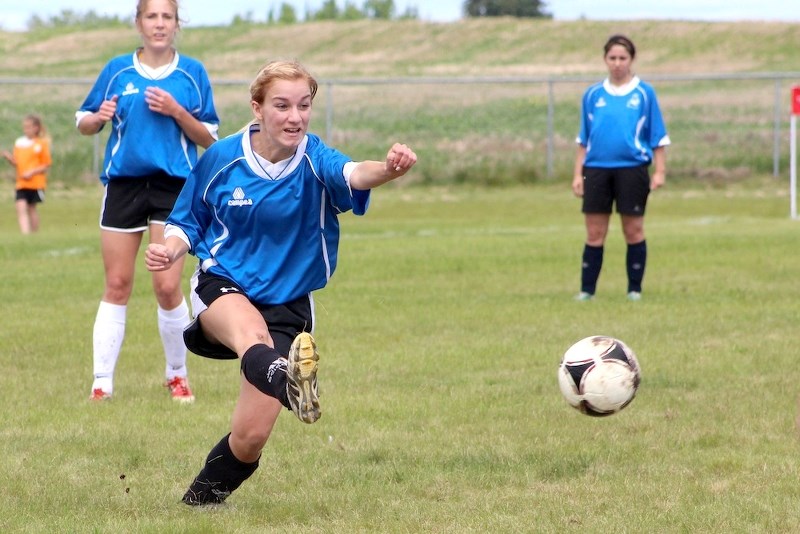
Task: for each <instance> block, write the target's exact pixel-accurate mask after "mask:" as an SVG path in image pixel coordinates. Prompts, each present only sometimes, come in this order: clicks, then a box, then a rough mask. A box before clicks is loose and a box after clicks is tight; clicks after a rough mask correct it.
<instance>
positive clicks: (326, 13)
mask: <svg viewBox="0 0 800 534" xmlns="http://www.w3.org/2000/svg"><path fill="white" fill-rule="evenodd" d="M461 13H462V15H463V16H464V17H467V18H471V17H518V18H552V15H550V14H549V13H548V12H547V11H546V6H545V2H544V1H543V0H465V1H464V3H463V4H462V9H461ZM264 15H265V18H263V19H260V20H259V18H258V15H257V14H256V13H255V12H254V11H248V12H247V13H244V14H237V15H234V17H233V19H232V20H231V21H230V23H231V24H248V23H258V22H266V23H267V24H296V23H299V22H303V21H323V20H362V19H376V20H397V19H419V9H418V8H417V7H416V6H409V7H406V8H405V10H403V11H402V12H400V13H398V12H397V6H396V5H395V2H394V0H364V1H363V2H362V3H361V4H358V3H357V2H355V1H353V0H344V3H343V5H341V6H340V4H339V2H338V1H337V0H325V1H324V2H323V3H322V6H321V7H320V8H319V9H316V10H315V9H311V8H308V7H307V8H306V12H305V15H304V17H301V16H300V14H299V13H298V11H297V9H296V8H295V7H294V6H293V5H292V4H290V3H288V2H283V3H282V4H281V5H279V6H278V7H276V8H271V9H269V10H268V11H267V12H266V13H265V14H264ZM128 23H129V21H127V20H124V19H123V18H122V17H119V16H107V15H99V14H97V13H96V12H95V11H94V10H90V11H88V12H86V13H80V12H77V11H74V10H72V9H65V10H62V11H61V13H59V14H58V15H54V16H51V17H48V18H43V17H40V16H38V15H34V16H32V17H31V18H30V19H29V20H28V23H27V27H28V29H29V30H36V29H41V28H63V27H75V26H81V27H84V28H86V27H89V28H91V27H100V26H108V25H116V24H119V25H124V24H128Z"/></svg>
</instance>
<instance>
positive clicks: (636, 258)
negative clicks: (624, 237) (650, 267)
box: [625, 241, 647, 293]
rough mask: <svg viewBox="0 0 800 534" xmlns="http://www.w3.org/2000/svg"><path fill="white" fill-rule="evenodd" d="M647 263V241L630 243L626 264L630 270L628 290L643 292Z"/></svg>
mask: <svg viewBox="0 0 800 534" xmlns="http://www.w3.org/2000/svg"><path fill="white" fill-rule="evenodd" d="M646 264H647V241H641V242H640V243H634V244H632V245H628V252H627V254H626V255H625V266H626V268H627V270H628V292H629V293H630V292H631V291H636V292H637V293H641V292H642V280H644V268H645V265H646Z"/></svg>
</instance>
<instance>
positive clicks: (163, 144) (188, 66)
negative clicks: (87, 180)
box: [75, 52, 219, 184]
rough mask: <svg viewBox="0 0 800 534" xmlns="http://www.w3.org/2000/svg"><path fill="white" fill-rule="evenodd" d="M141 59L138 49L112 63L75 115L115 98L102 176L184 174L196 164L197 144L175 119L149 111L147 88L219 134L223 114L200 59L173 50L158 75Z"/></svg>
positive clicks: (107, 179)
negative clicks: (165, 94)
mask: <svg viewBox="0 0 800 534" xmlns="http://www.w3.org/2000/svg"><path fill="white" fill-rule="evenodd" d="M152 74H153V72H152V69H150V70H148V69H147V68H146V67H144V66H143V65H141V64H140V63H139V58H138V56H137V52H134V53H133V54H128V55H124V56H119V57H116V58H114V59H112V60H111V61H109V62H108V63H107V64H106V66H105V67H104V68H103V70H102V71H101V72H100V75H99V76H98V78H97V80H96V81H95V84H94V86H93V87H92V89H91V91H90V92H89V94H88V96H87V97H86V100H84V102H83V104H82V105H81V107H80V109H79V110H78V112H77V113H76V114H75V116H76V119H77V121H78V122H80V120H81V118H82V117H83V116H85V115H86V114H89V113H95V112H97V111H98V110H99V109H100V105H101V104H102V103H103V101H104V100H109V99H111V98H112V97H113V96H115V95H116V96H117V97H118V100H117V111H116V113H115V115H114V118H113V119H112V120H111V121H110V122H111V128H112V130H111V134H110V135H109V138H108V143H107V144H106V150H105V158H104V162H103V168H102V169H101V172H100V180H101V181H102V182H103V183H104V184H105V183H108V181H109V180H113V179H114V178H118V177H137V176H148V175H152V174H157V173H162V172H163V173H166V174H168V175H170V176H173V177H175V178H186V177H187V176H188V175H189V172H190V171H191V170H192V167H194V165H195V163H197V145H196V144H195V143H194V142H192V140H191V139H189V138H188V137H187V136H186V134H184V132H183V130H181V128H180V126H178V123H177V122H175V120H174V119H173V118H172V117H168V116H166V115H162V114H161V113H156V112H154V111H150V109H149V108H148V106H147V102H145V96H144V93H145V89H147V88H148V87H159V88H161V89H163V90H164V91H167V92H168V93H169V94H170V95H172V97H173V98H174V99H175V101H176V102H177V103H178V104H180V105H181V106H183V107H184V108H185V109H186V110H187V111H188V112H189V113H191V114H192V116H194V117H195V118H196V119H198V120H199V121H200V122H203V123H205V125H206V128H208V130H209V132H211V134H212V136H214V137H215V138H216V135H217V128H218V126H219V118H218V117H217V112H216V110H215V108H214V100H213V97H212V92H211V83H210V81H209V79H208V75H207V74H206V70H205V68H204V67H203V65H202V63H200V62H199V61H197V60H195V59H192V58H190V57H186V56H181V55H179V54H178V53H177V52H175V57H174V59H173V61H172V63H171V64H170V65H169V66H167V67H166V68H165V69H164V70H163V71H161V72H160V73H158V74H157V75H156V76H152Z"/></svg>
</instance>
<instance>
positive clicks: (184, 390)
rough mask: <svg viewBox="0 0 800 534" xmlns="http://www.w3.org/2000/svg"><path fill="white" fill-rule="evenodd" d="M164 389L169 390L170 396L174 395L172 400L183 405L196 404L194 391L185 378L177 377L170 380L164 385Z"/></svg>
mask: <svg viewBox="0 0 800 534" xmlns="http://www.w3.org/2000/svg"><path fill="white" fill-rule="evenodd" d="M164 387H167V388H169V394H170V395H172V400H174V401H177V402H180V403H181V404H189V403H191V402H194V395H193V394H192V390H191V389H189V382H187V380H186V377H185V376H176V377H174V378H172V379H168V380H167V381H166V382H165V383H164Z"/></svg>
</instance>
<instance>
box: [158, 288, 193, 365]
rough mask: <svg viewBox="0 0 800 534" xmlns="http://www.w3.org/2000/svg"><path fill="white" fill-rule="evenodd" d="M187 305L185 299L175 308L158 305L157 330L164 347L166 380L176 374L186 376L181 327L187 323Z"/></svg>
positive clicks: (184, 326)
mask: <svg viewBox="0 0 800 534" xmlns="http://www.w3.org/2000/svg"><path fill="white" fill-rule="evenodd" d="M189 322H190V319H189V306H187V305H186V299H184V300H182V301H181V303H180V304H179V305H178V307H177V308H175V309H173V310H165V309H163V308H162V307H161V306H159V307H158V332H159V333H160V334H161V344H162V346H163V347H164V357H165V359H166V369H165V371H164V375H165V376H166V378H167V380H170V379H172V378H175V377H176V376H181V377H185V376H186V373H187V371H186V345H185V344H184V342H183V329H184V328H186V327H187V326H188V325H189Z"/></svg>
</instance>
